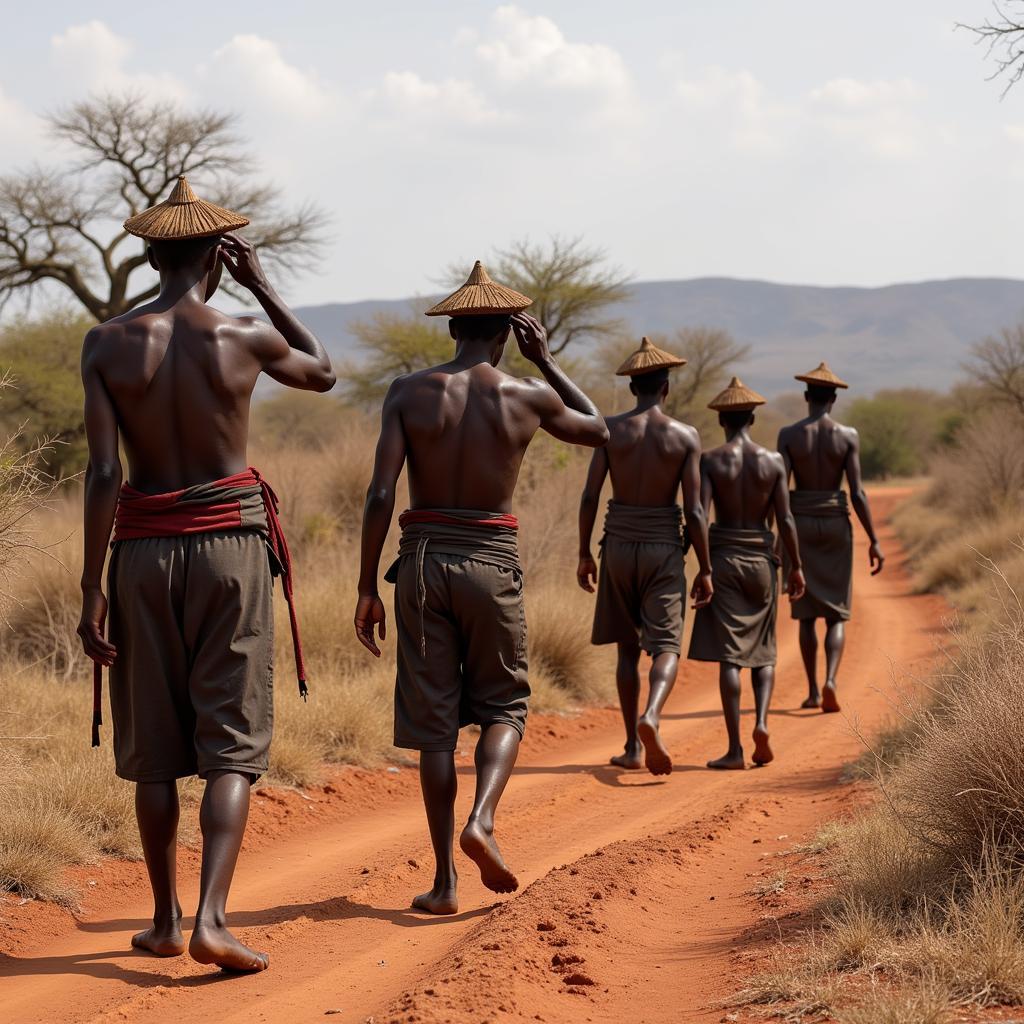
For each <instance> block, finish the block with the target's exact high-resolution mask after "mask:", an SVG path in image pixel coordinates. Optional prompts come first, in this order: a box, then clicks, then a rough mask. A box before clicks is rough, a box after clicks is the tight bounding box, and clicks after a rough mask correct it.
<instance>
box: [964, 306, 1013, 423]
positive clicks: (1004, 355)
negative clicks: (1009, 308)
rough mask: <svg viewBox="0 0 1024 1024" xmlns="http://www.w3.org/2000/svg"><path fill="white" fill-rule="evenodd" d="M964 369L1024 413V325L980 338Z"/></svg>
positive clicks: (996, 396)
mask: <svg viewBox="0 0 1024 1024" xmlns="http://www.w3.org/2000/svg"><path fill="white" fill-rule="evenodd" d="M963 370H964V372H965V373H967V375H968V377H970V379H971V380H972V381H973V382H974V383H975V384H977V385H979V386H980V387H981V388H982V390H983V391H984V392H986V393H987V394H988V395H989V396H990V397H991V398H993V399H995V400H996V401H998V402H1002V403H1004V404H1006V405H1010V406H1011V407H1013V408H1014V409H1016V410H1017V412H1019V413H1024V325H1018V326H1017V327H1004V328H1003V329H1002V330H1001V331H1000V332H999V333H998V334H994V335H990V336H989V337H987V338H982V340H981V341H976V342H975V343H974V344H973V345H971V349H970V355H969V357H968V358H967V360H966V361H965V362H964V363H963Z"/></svg>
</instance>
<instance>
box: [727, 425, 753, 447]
mask: <svg viewBox="0 0 1024 1024" xmlns="http://www.w3.org/2000/svg"><path fill="white" fill-rule="evenodd" d="M749 430H750V428H749V427H740V428H739V429H738V430H728V429H727V430H726V432H725V443H726V444H732V443H733V441H739V442H740V444H742V443H743V442H744V441H749V440H750V434H749Z"/></svg>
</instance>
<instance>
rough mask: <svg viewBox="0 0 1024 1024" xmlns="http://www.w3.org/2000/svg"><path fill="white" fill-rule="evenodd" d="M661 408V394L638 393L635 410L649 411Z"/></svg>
mask: <svg viewBox="0 0 1024 1024" xmlns="http://www.w3.org/2000/svg"><path fill="white" fill-rule="evenodd" d="M660 408H661V396H660V395H637V398H636V407H635V408H634V409H633V412H647V411H648V410H649V409H660Z"/></svg>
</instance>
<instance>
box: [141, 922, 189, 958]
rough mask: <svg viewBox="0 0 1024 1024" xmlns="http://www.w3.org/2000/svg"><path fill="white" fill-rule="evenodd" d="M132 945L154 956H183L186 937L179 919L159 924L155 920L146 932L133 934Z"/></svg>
mask: <svg viewBox="0 0 1024 1024" xmlns="http://www.w3.org/2000/svg"><path fill="white" fill-rule="evenodd" d="M132 945H133V946H134V947H135V948H136V949H141V950H143V951H144V952H146V953H152V954H153V956H181V954H182V953H184V952H185V938H184V936H183V935H182V934H181V923H180V922H179V921H178V920H174V921H171V922H169V923H168V924H162V925H158V924H157V923H156V922H155V921H154V922H153V927H152V928H147V929H146V930H145V931H144V932H136V933H135V934H134V935H133V936H132Z"/></svg>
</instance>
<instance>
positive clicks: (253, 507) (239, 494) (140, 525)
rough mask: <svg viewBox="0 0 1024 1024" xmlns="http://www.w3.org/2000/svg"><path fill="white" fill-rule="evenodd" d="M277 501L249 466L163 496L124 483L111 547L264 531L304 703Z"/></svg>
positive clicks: (97, 711)
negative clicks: (128, 542)
mask: <svg viewBox="0 0 1024 1024" xmlns="http://www.w3.org/2000/svg"><path fill="white" fill-rule="evenodd" d="M278 508H279V503H278V499H277V495H276V494H275V493H274V491H273V489H272V488H271V486H270V484H268V483H267V482H266V480H264V479H263V477H262V476H261V475H260V473H259V471H258V470H256V469H253V468H252V467H250V468H249V469H247V470H245V472H243V473H236V474H235V475H234V476H229V477H225V478H224V479H222V480H214V481H212V482H210V483H206V484H198V485H196V486H195V487H186V488H183V489H182V490H180V491H169V492H167V493H166V494H144V493H143V492H142V491H138V490H136V489H135V488H134V487H129V486H128V485H127V484H125V485H124V486H123V487H122V488H121V493H120V495H119V496H118V500H117V512H116V513H115V516H114V536H113V541H112V543H114V544H116V543H118V542H119V541H124V540H142V539H144V538H147V537H182V536H186V535H188V534H195V533H214V532H218V531H222V530H254V531H257V532H259V533H262V534H263V535H264V536H265V537H266V539H267V545H268V546H269V547H270V550H271V551H272V552H273V553H274V557H275V559H276V561H277V566H278V567H279V569H280V574H281V583H282V587H283V589H284V597H285V601H286V602H287V604H288V620H289V623H290V625H291V631H292V647H293V648H294V651H295V672H296V675H297V676H298V679H299V693H300V695H301V696H302V699H303V700H305V699H306V694H307V693H308V692H309V687H308V686H307V684H306V678H307V677H306V663H305V659H304V658H303V655H302V637H301V635H300V633H299V620H298V617H297V615H296V613H295V591H294V575H293V572H292V556H291V552H290V551H289V549H288V541H287V540H286V538H285V535H284V529H283V528H282V526H281V520H280V519H279V518H278ZM102 692H103V667H102V666H101V665H100V664H99V663H98V662H97V663H96V664H95V665H94V666H93V723H92V745H93V746H94V747H98V746H99V744H100V733H99V727H100V725H102Z"/></svg>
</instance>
